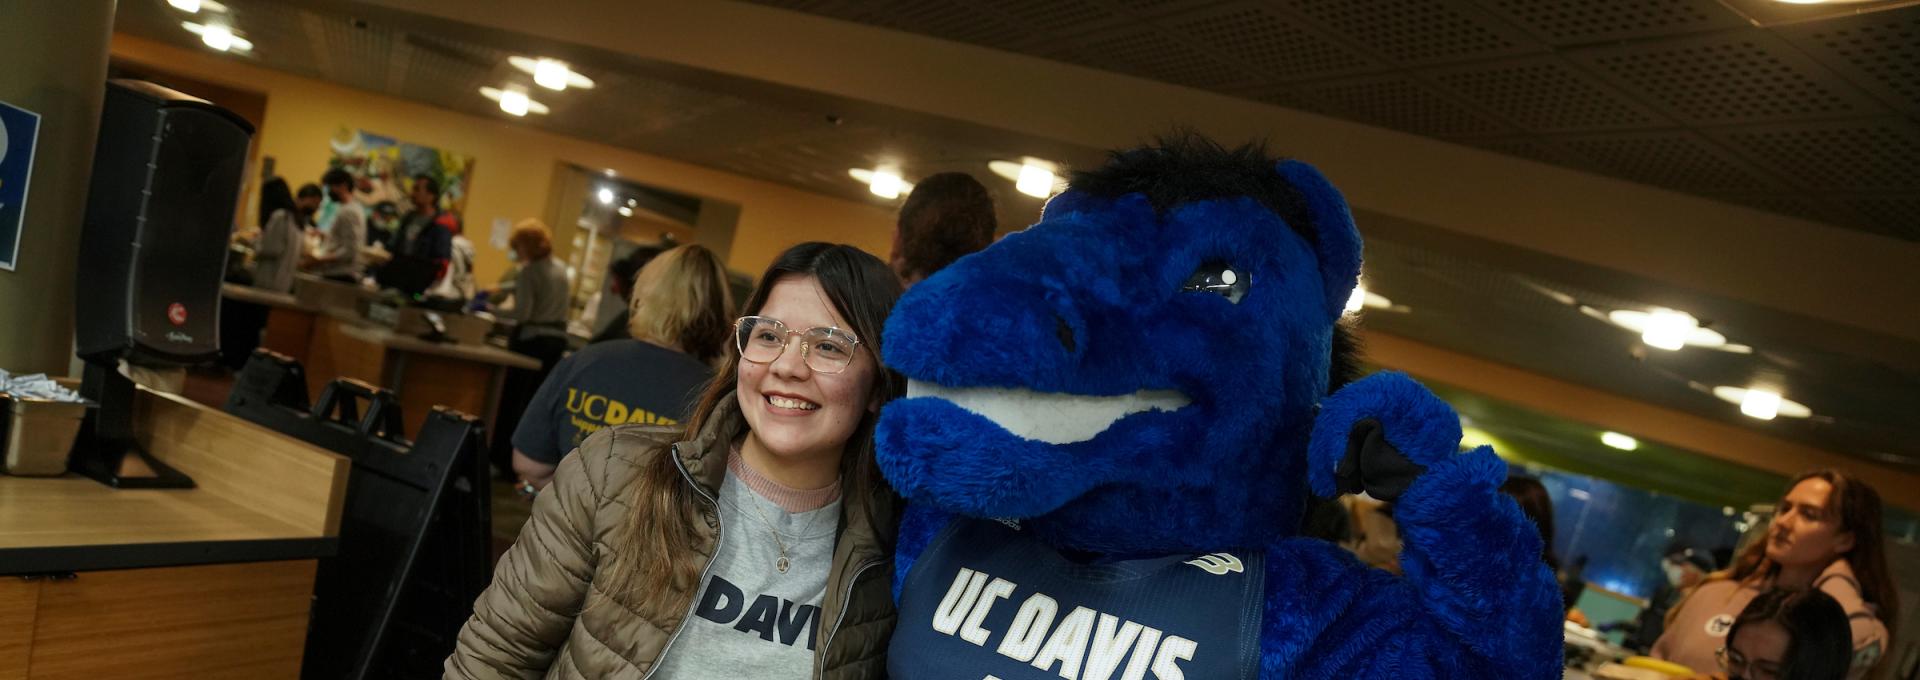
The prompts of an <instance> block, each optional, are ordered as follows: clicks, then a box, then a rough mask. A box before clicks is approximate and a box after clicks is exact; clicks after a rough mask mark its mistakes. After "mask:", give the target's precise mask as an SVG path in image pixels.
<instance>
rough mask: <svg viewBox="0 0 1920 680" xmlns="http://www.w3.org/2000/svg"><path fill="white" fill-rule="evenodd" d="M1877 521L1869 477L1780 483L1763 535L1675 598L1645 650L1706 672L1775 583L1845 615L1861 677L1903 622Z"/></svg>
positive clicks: (1876, 498) (1855, 677)
mask: <svg viewBox="0 0 1920 680" xmlns="http://www.w3.org/2000/svg"><path fill="white" fill-rule="evenodd" d="M1881 525H1882V520H1881V516H1880V494H1879V492H1877V491H1874V489H1873V487H1872V486H1869V485H1867V483H1866V482H1864V481H1862V480H1860V479H1859V478H1856V477H1853V476H1852V475H1849V474H1847V473H1844V472H1839V471H1836V470H1819V471H1815V472H1809V473H1807V474H1804V475H1801V476H1800V477H1799V478H1798V479H1795V480H1794V481H1793V483H1792V484H1791V485H1789V486H1788V487H1787V495H1786V497H1785V498H1783V499H1781V500H1780V503H1779V505H1778V506H1777V507H1776V509H1775V514H1774V517H1773V524H1772V526H1770V527H1769V528H1768V530H1767V533H1766V538H1765V539H1763V540H1759V541H1755V542H1754V543H1753V544H1752V545H1750V546H1748V547H1747V549H1746V550H1744V551H1742V552H1741V554H1740V556H1739V557H1738V558H1737V559H1735V560H1734V564H1733V566H1732V568H1730V569H1727V570H1726V571H1722V572H1719V573H1715V574H1713V575H1712V576H1709V577H1708V578H1707V580H1706V582H1705V583H1703V584H1702V585H1701V586H1700V587H1699V588H1698V589H1696V590H1694V592H1693V593H1692V594H1691V595H1688V596H1687V597H1686V599H1684V600H1682V601H1681V602H1680V604H1679V606H1677V607H1676V608H1675V610H1674V612H1673V613H1672V614H1670V615H1669V616H1668V618H1667V629H1666V632H1665V633H1664V634H1662V635H1661V636H1660V639H1659V640H1658V641H1656V642H1655V643H1654V645H1653V650H1652V655H1653V656H1654V657H1655V658H1659V659H1665V660H1668V661H1672V662H1675V663H1679V664H1682V665H1685V666H1688V667H1691V668H1693V669H1694V670H1695V671H1697V672H1701V673H1707V672H1712V671H1713V669H1714V668H1715V667H1716V666H1717V663H1716V661H1715V660H1714V653H1715V651H1716V650H1718V649H1720V648H1721V647H1722V646H1724V645H1725V643H1726V638H1727V634H1728V633H1729V632H1730V631H1731V630H1732V628H1733V623H1734V620H1735V618H1736V617H1737V616H1738V615H1739V613H1740V611H1741V610H1742V609H1743V608H1745V607H1746V606H1747V603H1749V602H1751V601H1752V600H1753V599H1754V598H1755V597H1756V596H1758V595H1760V594H1761V593H1764V592H1766V591H1768V590H1772V589H1775V588H1796V589H1814V590H1819V591H1821V592H1824V593H1826V594H1827V595H1829V596H1831V597H1832V598H1833V599H1834V600H1835V601H1836V602H1839V603H1840V606H1841V607H1842V608H1843V609H1844V610H1845V611H1846V613H1847V622H1848V634H1849V637H1850V638H1851V640H1852V646H1851V649H1852V662H1851V665H1850V668H1851V670H1850V671H1849V672H1848V674H1847V677H1848V678H1849V679H1850V680H1859V679H1860V678H1864V677H1866V676H1867V674H1868V673H1870V672H1872V671H1873V669H1874V668H1875V666H1876V665H1878V664H1879V663H1880V661H1881V659H1882V658H1883V657H1884V656H1885V653H1886V651H1887V647H1888V646H1889V644H1890V643H1891V642H1892V640H1893V639H1894V633H1895V631H1894V630H1893V628H1894V626H1895V623H1896V622H1898V621H1899V620H1900V603H1899V593H1898V592H1897V591H1896V590H1894V587H1893V578H1892V576H1891V570H1890V569H1889V568H1888V565H1887V554H1886V547H1885V539H1884V538H1883V537H1882V534H1881Z"/></svg>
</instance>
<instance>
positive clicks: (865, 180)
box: [847, 167, 914, 198]
mask: <svg viewBox="0 0 1920 680" xmlns="http://www.w3.org/2000/svg"><path fill="white" fill-rule="evenodd" d="M889 175H891V177H893V179H891V181H889V179H885V177H889ZM847 177H852V179H854V181H856V182H860V184H866V190H870V192H874V196H879V198H900V194H912V192H914V182H908V181H904V179H900V173H899V171H891V169H866V167H851V169H847ZM889 182H893V184H895V186H897V188H893V196H887V194H881V190H883V188H889ZM876 186H879V188H876Z"/></svg>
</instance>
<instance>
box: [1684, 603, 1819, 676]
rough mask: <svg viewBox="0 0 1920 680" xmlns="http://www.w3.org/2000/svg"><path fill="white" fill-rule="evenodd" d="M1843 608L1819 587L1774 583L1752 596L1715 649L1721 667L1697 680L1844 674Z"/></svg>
mask: <svg viewBox="0 0 1920 680" xmlns="http://www.w3.org/2000/svg"><path fill="white" fill-rule="evenodd" d="M1848 637H1849V634H1848V632H1847V612H1846V610H1845V609H1843V608H1841V607H1840V603H1839V602H1835V601H1834V599H1833V597H1832V596H1830V595H1827V594H1826V593H1823V592H1820V591H1818V590H1797V589H1792V588H1775V589H1773V590H1769V591H1767V592H1764V593H1761V594H1760V595H1758V596H1756V597H1754V598H1753V601H1752V602H1749V603H1747V606H1746V607H1744V608H1742V609H1741V610H1740V615H1739V616H1737V617H1735V618H1734V620H1733V624H1732V625H1731V626H1729V627H1728V628H1727V644H1726V646H1725V647H1721V648H1720V649H1718V650H1716V652H1715V655H1714V656H1715V659H1716V661H1717V662H1718V666H1719V669H1720V672H1719V673H1712V674H1702V675H1696V676H1694V677H1695V679H1696V680H1844V678H1846V677H1847V667H1848V665H1849V664H1850V663H1851V662H1852V659H1853V644H1852V642H1851V641H1850V640H1849V639H1848Z"/></svg>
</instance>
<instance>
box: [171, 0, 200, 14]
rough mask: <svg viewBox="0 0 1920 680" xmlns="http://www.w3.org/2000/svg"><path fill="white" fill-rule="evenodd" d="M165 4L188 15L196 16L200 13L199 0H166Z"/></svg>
mask: <svg viewBox="0 0 1920 680" xmlns="http://www.w3.org/2000/svg"><path fill="white" fill-rule="evenodd" d="M167 4H169V5H173V8H174V9H177V10H180V11H182V12H186V13H188V14H196V13H198V12H199V11H200V0H167Z"/></svg>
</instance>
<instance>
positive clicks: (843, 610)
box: [814, 559, 886, 678]
mask: <svg viewBox="0 0 1920 680" xmlns="http://www.w3.org/2000/svg"><path fill="white" fill-rule="evenodd" d="M885 561H886V560H884V559H879V560H868V561H866V562H864V563H861V565H860V567H859V568H857V569H854V570H853V578H851V579H848V580H847V592H846V594H845V595H844V596H842V597H841V598H840V614H839V615H838V616H835V617H834V618H833V629H832V630H829V631H827V641H826V643H824V644H822V645H820V659H821V663H820V670H819V673H820V675H817V676H814V677H816V678H817V677H824V676H825V675H826V674H827V664H826V658H827V650H828V649H832V648H833V636H835V635H839V634H840V624H842V623H846V621H847V610H848V609H852V608H853V607H852V604H853V587H854V585H856V584H858V583H860V575H861V574H865V573H867V570H868V569H872V568H874V567H876V566H879V565H880V564H881V563H882V562H885Z"/></svg>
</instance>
